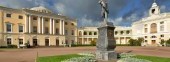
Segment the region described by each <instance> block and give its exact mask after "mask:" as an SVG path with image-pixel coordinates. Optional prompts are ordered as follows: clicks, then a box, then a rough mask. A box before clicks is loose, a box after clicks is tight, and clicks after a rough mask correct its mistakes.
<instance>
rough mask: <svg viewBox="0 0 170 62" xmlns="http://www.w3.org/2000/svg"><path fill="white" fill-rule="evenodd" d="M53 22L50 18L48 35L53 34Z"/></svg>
mask: <svg viewBox="0 0 170 62" xmlns="http://www.w3.org/2000/svg"><path fill="white" fill-rule="evenodd" d="M52 26H53V20H52V18H50V34H53V27H52Z"/></svg>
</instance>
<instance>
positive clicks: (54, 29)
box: [53, 19, 56, 35]
mask: <svg viewBox="0 0 170 62" xmlns="http://www.w3.org/2000/svg"><path fill="white" fill-rule="evenodd" d="M55 23H56V21H55V20H54V19H53V34H54V35H55V34H56V25H55Z"/></svg>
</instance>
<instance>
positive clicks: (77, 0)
mask: <svg viewBox="0 0 170 62" xmlns="http://www.w3.org/2000/svg"><path fill="white" fill-rule="evenodd" d="M98 1H99V0H0V6H4V7H10V8H32V7H35V6H40V5H41V6H44V7H46V8H48V9H50V10H52V11H54V12H55V13H59V14H63V15H66V16H69V17H71V18H76V19H77V20H78V26H79V27H80V26H99V24H100V22H101V21H102V20H101V13H100V12H101V8H100V5H99V4H98ZM156 2H157V4H158V5H159V6H160V8H161V12H162V13H164V12H170V0H157V1H156ZM152 3H153V0H108V5H109V11H110V14H109V21H111V22H113V23H114V25H116V26H131V23H133V22H135V21H138V20H140V19H141V18H143V17H147V16H148V10H149V8H150V7H151V5H152Z"/></svg>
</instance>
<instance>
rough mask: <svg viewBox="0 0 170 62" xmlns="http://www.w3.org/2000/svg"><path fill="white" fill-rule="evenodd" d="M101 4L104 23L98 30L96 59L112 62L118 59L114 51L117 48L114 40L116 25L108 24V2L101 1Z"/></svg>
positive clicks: (105, 0)
mask: <svg viewBox="0 0 170 62" xmlns="http://www.w3.org/2000/svg"><path fill="white" fill-rule="evenodd" d="M99 4H100V5H101V7H102V12H101V14H102V18H103V19H104V23H103V24H102V25H101V27H99V28H98V31H99V34H98V40H97V43H96V47H97V51H96V59H97V60H98V61H99V62H100V61H112V62H113V60H116V59H117V53H116V52H115V51H114V50H115V48H116V41H115V39H114V29H115V27H114V25H113V23H112V22H108V20H107V19H108V14H109V10H108V5H107V0H100V1H99Z"/></svg>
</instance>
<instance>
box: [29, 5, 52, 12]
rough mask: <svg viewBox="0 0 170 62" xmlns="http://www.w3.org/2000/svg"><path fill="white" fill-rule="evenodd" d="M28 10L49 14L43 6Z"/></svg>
mask: <svg viewBox="0 0 170 62" xmlns="http://www.w3.org/2000/svg"><path fill="white" fill-rule="evenodd" d="M30 10H34V11H38V12H44V13H51V11H50V10H49V9H47V8H45V7H43V6H39V7H33V8H31V9H30Z"/></svg>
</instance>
